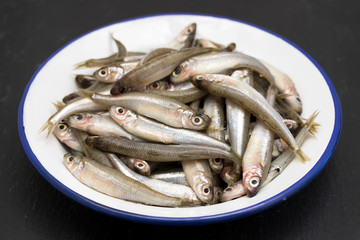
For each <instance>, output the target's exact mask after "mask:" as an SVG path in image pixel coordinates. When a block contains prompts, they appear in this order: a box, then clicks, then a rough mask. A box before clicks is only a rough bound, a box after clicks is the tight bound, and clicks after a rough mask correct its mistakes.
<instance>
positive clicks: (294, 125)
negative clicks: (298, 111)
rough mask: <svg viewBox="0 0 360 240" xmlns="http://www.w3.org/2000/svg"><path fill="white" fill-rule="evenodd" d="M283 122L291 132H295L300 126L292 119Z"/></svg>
mask: <svg viewBox="0 0 360 240" xmlns="http://www.w3.org/2000/svg"><path fill="white" fill-rule="evenodd" d="M283 122H284V124H285V125H286V127H287V128H288V129H289V130H290V131H294V130H296V129H297V128H298V127H299V124H298V123H297V122H296V121H294V120H292V119H284V121H283Z"/></svg>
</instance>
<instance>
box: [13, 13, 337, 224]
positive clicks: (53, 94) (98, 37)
mask: <svg viewBox="0 0 360 240" xmlns="http://www.w3.org/2000/svg"><path fill="white" fill-rule="evenodd" d="M192 22H195V23H196V24H197V33H196V37H197V38H206V39H210V40H212V41H214V42H217V43H221V44H223V45H227V44H229V43H230V42H235V43H236V46H237V47H236V49H237V51H240V52H243V53H245V54H248V55H251V56H253V57H256V58H260V59H263V60H265V61H267V62H269V63H271V64H272V65H274V66H275V67H276V68H278V69H280V70H281V71H283V72H285V73H287V74H288V75H289V76H290V77H291V78H292V79H293V81H294V83H295V85H296V88H297V90H298V92H299V94H300V96H301V100H302V102H303V113H302V117H304V118H306V117H308V116H310V115H311V113H313V112H314V111H315V110H319V111H320V114H319V115H318V117H317V119H316V122H318V123H320V124H321V126H320V128H319V132H318V134H317V135H316V137H310V138H308V139H307V140H306V141H305V143H304V144H303V146H302V149H303V151H304V152H305V153H306V154H307V155H308V156H309V157H310V158H311V161H308V162H306V163H302V162H301V161H300V160H299V159H298V158H295V159H294V161H293V162H292V163H291V164H290V165H289V166H288V167H287V168H286V169H285V170H284V172H283V173H281V174H280V175H279V177H277V178H276V179H274V180H273V181H272V182H271V183H269V184H268V185H267V186H265V187H264V188H263V189H261V190H260V191H259V193H258V194H257V195H256V196H255V197H252V198H248V197H242V198H239V199H236V200H233V201H230V202H225V203H219V204H215V205H210V206H200V207H186V208H166V207H154V206H147V205H143V204H138V203H132V202H128V201H124V200H120V199H116V198H112V197H109V196H107V195H104V194H102V193H99V192H97V191H95V190H93V189H91V188H89V187H87V186H85V185H83V184H82V183H80V182H79V181H78V180H77V179H76V178H75V177H73V176H72V175H71V173H70V172H69V171H68V170H67V169H66V168H65V166H64V164H63V155H64V154H65V148H64V147H63V146H62V145H61V144H60V143H59V142H58V141H57V140H56V139H55V137H54V136H53V135H50V136H49V137H47V136H46V134H47V133H46V132H40V131H39V129H40V128H41V126H42V125H43V124H44V123H45V122H46V120H47V119H48V118H49V117H50V116H51V115H52V114H53V113H55V111H56V109H55V107H54V106H53V103H54V102H56V101H59V100H61V99H62V98H63V97H64V96H65V95H67V94H69V93H71V92H73V91H75V90H76V85H75V81H74V75H75V74H79V73H89V74H91V73H92V72H93V71H95V70H96V69H83V70H81V71H80V70H74V66H75V65H76V64H77V63H79V62H82V61H84V60H86V59H90V58H102V57H106V56H109V55H111V54H113V53H115V52H116V46H115V44H114V43H113V41H112V40H111V37H110V35H111V34H114V37H115V38H117V39H119V40H120V41H121V42H122V43H123V44H124V45H125V46H126V48H127V50H128V51H144V52H146V51H149V50H151V49H155V48H158V47H164V46H166V44H167V43H168V42H170V41H171V40H172V39H173V38H174V37H175V35H176V34H178V32H179V31H180V30H181V29H183V28H184V27H185V26H187V25H188V24H190V23H192ZM18 127H19V134H20V138H21V141H22V144H23V147H24V149H25V151H26V153H27V155H28V157H29V159H30V160H31V162H32V163H33V165H34V166H35V168H36V169H37V170H38V171H39V172H40V173H41V175H42V176H43V177H44V178H46V179H47V180H48V181H49V182H50V183H51V184H52V185H53V186H54V187H56V188H57V189H58V190H60V191H61V192H63V193H64V194H66V195H67V196H69V197H70V198H72V199H74V200H76V201H78V202H80V203H81V204H83V205H85V206H88V207H90V208H92V209H94V210H96V211H99V212H102V213H105V214H108V215H112V216H116V217H119V218H122V219H127V220H131V221H137V222H145V223H157V224H179V225H186V224H206V223H215V222H221V221H228V220H232V219H237V218H241V217H245V216H249V215H252V214H255V213H258V212H260V211H263V210H264V209H267V208H269V207H272V206H274V205H276V204H279V203H280V202H282V201H285V200H286V199H287V198H288V197H289V196H291V195H292V194H294V193H296V192H297V191H299V190H300V189H301V188H302V187H304V186H305V185H306V184H308V183H309V182H310V181H311V180H312V179H313V178H314V177H315V176H316V175H317V174H319V172H320V171H321V170H322V169H323V167H324V166H325V165H326V163H327V162H328V160H329V159H330V157H331V156H332V154H333V152H334V150H335V147H336V144H337V142H338V139H339V135H340V130H341V109H340V103H339V100H338V97H337V94H336V91H335V89H334V87H333V84H332V83H331V81H330V79H329V78H328V77H327V75H326V74H325V72H324V71H323V70H322V69H321V67H320V66H319V65H318V64H317V63H316V62H315V61H314V60H313V59H312V58H311V57H310V56H309V55H308V54H307V53H305V52H304V51H302V50H301V49H300V48H299V47H298V46H296V45H295V44H293V43H291V42H290V41H288V40H286V39H284V38H282V37H281V36H279V35H277V34H275V33H272V32H270V31H268V30H266V29H263V28H261V27H258V26H254V25H252V24H249V23H245V22H242V21H239V20H234V19H228V18H223V17H214V16H204V15H189V14H171V15H157V16H146V17H140V18H136V19H130V20H126V21H123V22H119V23H114V24H111V25H108V26H105V27H101V28H99V29H96V30H94V31H91V32H89V33H86V34H84V35H83V36H81V37H79V38H77V39H75V40H73V41H72V42H70V43H69V44H67V45H65V46H64V47H62V48H61V49H60V50H58V51H57V52H55V53H54V54H53V55H52V56H50V57H49V58H48V59H47V61H46V62H45V63H44V64H43V65H42V66H41V67H40V68H39V69H38V70H37V72H36V73H35V74H34V75H33V77H32V78H31V80H30V82H29V84H28V85H27V87H26V89H25V92H24V95H23V98H22V101H21V104H20V106H19V115H18Z"/></svg>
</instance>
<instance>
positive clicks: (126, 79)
mask: <svg viewBox="0 0 360 240" xmlns="http://www.w3.org/2000/svg"><path fill="white" fill-rule="evenodd" d="M211 51H214V50H213V49H211V48H185V49H182V50H179V51H175V52H171V53H168V54H164V55H161V56H160V57H156V58H154V59H151V60H150V61H148V62H146V63H144V64H143V65H141V66H139V67H136V68H135V69H133V70H132V71H130V72H128V73H127V74H125V75H124V76H123V77H122V78H121V79H120V80H118V81H117V82H116V83H115V85H114V87H113V88H112V89H111V91H110V92H111V94H112V95H119V94H121V93H124V92H128V91H142V90H144V89H145V88H146V86H147V85H149V84H151V83H153V82H155V81H157V80H160V79H162V78H164V77H166V76H168V75H169V74H170V73H171V72H172V71H173V70H174V69H175V68H176V67H177V65H179V63H181V62H182V61H184V60H185V59H186V58H188V57H191V56H195V55H199V54H203V53H208V52H211Z"/></svg>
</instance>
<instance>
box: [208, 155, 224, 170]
mask: <svg viewBox="0 0 360 240" xmlns="http://www.w3.org/2000/svg"><path fill="white" fill-rule="evenodd" d="M209 164H210V168H211V170H212V171H213V172H215V173H217V174H219V173H221V170H222V169H223V168H224V160H223V159H221V158H210V159H209Z"/></svg>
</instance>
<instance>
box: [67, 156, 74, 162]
mask: <svg viewBox="0 0 360 240" xmlns="http://www.w3.org/2000/svg"><path fill="white" fill-rule="evenodd" d="M66 161H67V162H68V163H72V162H73V161H74V157H73V156H69V157H68V158H67V159H66Z"/></svg>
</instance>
